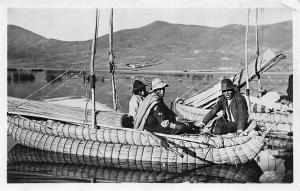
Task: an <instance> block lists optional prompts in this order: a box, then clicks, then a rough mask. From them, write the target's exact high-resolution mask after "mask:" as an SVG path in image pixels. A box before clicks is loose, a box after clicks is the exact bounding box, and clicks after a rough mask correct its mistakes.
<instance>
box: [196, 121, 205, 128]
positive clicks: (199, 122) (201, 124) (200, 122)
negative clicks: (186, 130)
mask: <svg viewBox="0 0 300 191" xmlns="http://www.w3.org/2000/svg"><path fill="white" fill-rule="evenodd" d="M194 125H195V126H197V127H199V128H200V129H203V128H204V126H205V124H204V123H203V122H202V121H196V122H194Z"/></svg>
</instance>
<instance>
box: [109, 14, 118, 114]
mask: <svg viewBox="0 0 300 191" xmlns="http://www.w3.org/2000/svg"><path fill="white" fill-rule="evenodd" d="M109 23H110V30H109V68H110V73H111V86H112V93H113V105H114V110H117V101H116V100H117V95H116V85H115V76H114V74H115V63H114V56H115V55H114V53H113V9H111V15H110V22H109Z"/></svg>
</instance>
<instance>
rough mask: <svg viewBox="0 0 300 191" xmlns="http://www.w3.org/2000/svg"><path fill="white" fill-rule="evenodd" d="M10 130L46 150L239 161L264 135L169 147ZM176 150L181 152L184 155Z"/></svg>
mask: <svg viewBox="0 0 300 191" xmlns="http://www.w3.org/2000/svg"><path fill="white" fill-rule="evenodd" d="M8 133H9V134H10V135H12V136H13V138H14V139H15V141H16V142H17V143H20V144H22V145H24V146H28V147H32V148H38V149H41V150H45V151H53V152H61V153H66V154H76V155H80V156H82V155H83V156H99V157H104V158H111V159H121V160H137V161H143V162H147V161H148V162H152V161H153V162H177V163H191V164H207V163H215V164H240V163H246V162H247V161H249V160H252V159H253V158H254V157H255V156H256V155H257V153H258V152H259V151H260V150H261V148H262V147H263V146H264V139H263V137H261V136H254V137H253V138H252V139H250V140H249V141H248V142H246V143H244V144H241V145H238V146H232V147H225V148H175V149H173V150H170V149H168V150H166V149H165V148H162V147H151V146H136V145H125V144H107V143H102V142H96V141H84V140H79V139H73V138H61V137H56V136H52V135H48V134H43V133H39V132H36V131H29V130H26V129H23V128H20V127H18V126H15V125H9V127H8ZM175 151H176V152H175ZM177 153H181V154H182V155H183V158H181V157H180V156H179V155H178V154H177ZM95 162H96V163H95V165H98V164H97V161H95Z"/></svg>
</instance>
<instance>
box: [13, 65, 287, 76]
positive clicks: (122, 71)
mask: <svg viewBox="0 0 300 191" xmlns="http://www.w3.org/2000/svg"><path fill="white" fill-rule="evenodd" d="M15 69H23V70H32V71H39V70H49V71H51V70H52V71H66V70H68V69H63V68H30V67H26V68H25V67H20V68H18V67H16V68H8V70H15ZM81 70H82V69H71V70H70V71H71V72H72V71H74V72H78V71H81ZM95 71H96V72H100V73H109V70H104V69H95ZM238 72H239V71H224V70H219V71H217V70H155V69H152V70H149V69H141V68H139V69H124V68H121V69H116V73H120V74H207V73H208V74H228V75H234V74H236V73H238ZM292 73H293V72H292V71H283V72H275V71H271V72H265V73H264V74H267V75H289V74H292Z"/></svg>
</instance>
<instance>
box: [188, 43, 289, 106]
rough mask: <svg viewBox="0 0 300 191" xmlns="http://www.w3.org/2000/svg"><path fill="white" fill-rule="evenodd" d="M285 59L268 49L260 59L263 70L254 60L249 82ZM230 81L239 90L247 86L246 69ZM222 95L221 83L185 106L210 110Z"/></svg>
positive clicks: (249, 68) (196, 96) (192, 98)
mask: <svg viewBox="0 0 300 191" xmlns="http://www.w3.org/2000/svg"><path fill="white" fill-rule="evenodd" d="M283 58H285V55H283V54H282V53H281V52H275V51H273V50H272V49H270V48H269V49H266V50H265V51H264V52H262V53H261V55H260V56H259V58H258V63H259V62H261V68H256V66H255V60H253V61H252V62H251V63H250V64H249V66H248V72H249V81H251V80H253V79H254V78H255V77H256V75H257V74H258V73H259V74H261V73H263V72H265V71H266V70H268V69H270V68H271V67H272V66H273V65H275V64H276V63H277V62H278V61H280V60H281V59H283ZM230 79H231V80H232V81H233V83H234V84H236V85H238V87H239V88H241V87H243V86H245V85H246V80H247V78H246V73H245V71H244V69H242V70H241V71H240V72H239V73H237V74H235V75H234V76H231V77H230ZM221 95H222V92H221V82H219V83H217V84H216V85H214V86H213V87H212V88H210V89H208V90H206V91H204V92H202V93H200V94H197V95H195V96H193V97H190V98H188V99H186V100H185V101H184V104H185V105H189V106H193V107H197V108H208V107H209V106H211V104H212V102H216V100H217V99H218V98H219V97H220V96H221Z"/></svg>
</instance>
